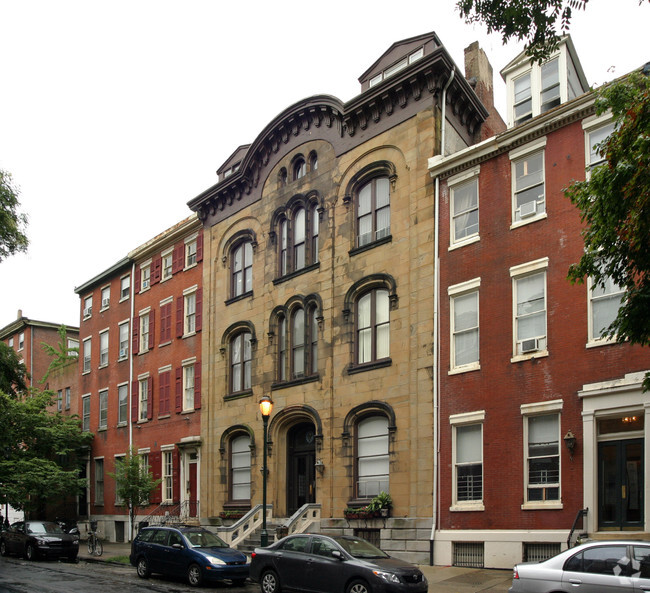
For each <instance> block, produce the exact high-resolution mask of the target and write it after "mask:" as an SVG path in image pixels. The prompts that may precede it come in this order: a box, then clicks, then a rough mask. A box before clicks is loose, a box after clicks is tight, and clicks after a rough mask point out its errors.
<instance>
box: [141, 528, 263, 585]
mask: <svg viewBox="0 0 650 593" xmlns="http://www.w3.org/2000/svg"><path fill="white" fill-rule="evenodd" d="M129 559H130V561H131V564H132V565H133V566H135V567H136V570H137V572H138V576H139V577H141V578H143V579H145V578H148V577H149V576H150V575H151V574H152V573H157V574H163V575H168V576H180V577H183V576H184V577H185V578H187V581H188V583H189V584H190V585H192V586H193V587H198V586H199V585H201V584H203V583H204V582H206V581H222V580H231V581H232V582H233V584H235V585H243V584H244V583H245V582H246V579H247V578H248V574H249V570H250V563H249V562H248V558H247V557H246V555H245V554H243V553H242V552H240V551H238V550H235V549H233V548H231V547H229V546H228V544H226V543H225V542H224V541H223V540H222V539H221V538H220V537H219V536H217V535H215V534H214V533H212V532H211V531H208V530H207V529H204V528H202V527H146V528H144V529H142V530H141V531H140V533H138V535H137V537H136V538H135V539H134V540H133V544H132V546H131V555H130V557H129Z"/></svg>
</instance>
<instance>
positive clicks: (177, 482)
mask: <svg viewBox="0 0 650 593" xmlns="http://www.w3.org/2000/svg"><path fill="white" fill-rule="evenodd" d="M172 459H173V461H172V463H173V464H174V465H173V467H172V496H173V497H174V502H175V503H179V502H180V501H181V456H180V453H179V452H178V449H174V451H173V453H172Z"/></svg>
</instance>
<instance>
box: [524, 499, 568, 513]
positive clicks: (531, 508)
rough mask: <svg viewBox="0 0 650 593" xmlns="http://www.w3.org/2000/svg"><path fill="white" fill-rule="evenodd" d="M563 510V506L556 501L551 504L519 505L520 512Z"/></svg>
mask: <svg viewBox="0 0 650 593" xmlns="http://www.w3.org/2000/svg"><path fill="white" fill-rule="evenodd" d="M563 508H564V505H563V504H562V503H561V502H560V501H556V500H554V501H551V502H525V503H524V504H522V505H521V510H522V511H553V510H559V509H563Z"/></svg>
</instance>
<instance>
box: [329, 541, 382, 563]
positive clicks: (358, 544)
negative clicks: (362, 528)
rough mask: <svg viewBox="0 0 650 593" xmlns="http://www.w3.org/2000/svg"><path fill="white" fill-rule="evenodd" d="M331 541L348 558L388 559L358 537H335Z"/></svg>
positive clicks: (377, 549)
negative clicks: (337, 545) (339, 547)
mask: <svg viewBox="0 0 650 593" xmlns="http://www.w3.org/2000/svg"><path fill="white" fill-rule="evenodd" d="M333 539H334V541H335V542H336V543H337V544H339V545H340V546H341V547H342V548H343V549H344V550H345V551H346V552H347V553H348V554H350V556H354V557H355V558H388V554H386V552H382V551H381V550H380V549H379V548H376V547H375V546H373V545H372V544H371V543H370V542H368V541H366V540H365V539H362V538H360V537H335V538H333Z"/></svg>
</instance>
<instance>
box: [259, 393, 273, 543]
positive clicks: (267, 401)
mask: <svg viewBox="0 0 650 593" xmlns="http://www.w3.org/2000/svg"><path fill="white" fill-rule="evenodd" d="M271 410H273V402H272V401H271V398H270V397H269V396H268V395H265V396H264V397H263V398H262V399H261V400H260V412H261V413H262V421H263V422H264V446H263V454H262V458H263V463H262V534H261V538H260V539H261V542H260V543H261V546H262V547H263V548H265V547H266V546H268V545H269V534H268V531H266V456H267V441H268V438H267V430H268V427H269V416H270V415H271Z"/></svg>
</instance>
